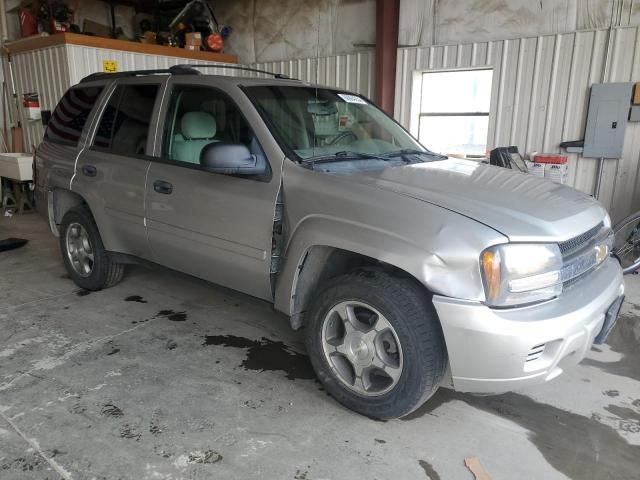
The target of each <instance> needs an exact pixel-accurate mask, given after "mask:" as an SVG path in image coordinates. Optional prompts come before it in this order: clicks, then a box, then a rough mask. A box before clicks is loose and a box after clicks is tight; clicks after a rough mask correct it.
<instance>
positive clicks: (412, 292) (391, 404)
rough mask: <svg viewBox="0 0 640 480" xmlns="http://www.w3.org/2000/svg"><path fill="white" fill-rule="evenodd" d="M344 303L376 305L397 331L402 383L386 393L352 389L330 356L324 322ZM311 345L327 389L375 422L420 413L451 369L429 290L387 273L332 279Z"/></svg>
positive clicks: (316, 304) (318, 302)
mask: <svg viewBox="0 0 640 480" xmlns="http://www.w3.org/2000/svg"><path fill="white" fill-rule="evenodd" d="M343 301H359V302H364V303H366V304H369V305H371V306H372V307H374V308H375V309H376V310H378V311H379V312H380V313H381V314H382V315H384V316H385V317H386V320H387V321H388V322H389V323H391V325H392V326H393V328H394V329H395V331H396V332H395V333H396V335H397V338H398V340H399V342H400V346H401V348H402V353H403V359H404V360H403V362H404V366H403V369H402V373H401V374H400V377H399V380H398V381H397V383H396V385H395V386H394V387H393V388H392V389H391V390H390V391H388V392H386V393H384V394H382V395H379V396H365V395H362V394H359V393H357V392H354V391H353V390H351V389H349V388H348V387H347V386H346V385H345V384H344V383H343V382H342V381H341V380H340V379H339V378H338V377H337V376H336V373H335V372H334V371H333V370H332V368H331V366H330V365H329V362H328V360H327V359H326V358H325V355H324V352H323V347H322V325H323V321H324V318H325V317H326V316H327V314H328V312H329V311H330V310H331V309H332V308H333V307H334V306H336V305H338V304H339V303H340V302H343ZM305 342H306V346H307V350H308V353H309V356H310V359H311V363H312V364H313V367H314V369H315V371H316V374H317V376H318V379H319V380H320V382H322V384H323V385H324V387H325V388H326V389H327V391H328V392H329V393H330V394H331V395H332V396H333V397H334V398H335V399H336V400H338V402H340V403H341V404H343V405H345V406H346V407H348V408H350V409H351V410H354V411H356V412H358V413H361V414H362V415H365V416H367V417H370V418H376V419H391V418H398V417H402V416H405V415H407V414H409V413H411V412H412V411H414V410H415V409H416V408H418V407H419V406H420V405H422V404H423V403H424V402H426V401H427V400H428V399H429V397H431V396H432V395H433V394H434V393H435V392H436V390H437V389H438V386H439V383H440V381H441V380H442V378H443V376H444V372H445V369H446V366H447V353H446V346H445V342H444V338H443V335H442V328H441V326H440V322H439V320H438V317H437V314H436V311H435V309H434V307H433V304H432V302H431V298H430V295H429V294H428V292H426V291H425V289H424V287H423V286H422V285H420V284H419V283H418V282H417V281H415V280H414V279H412V278H408V277H399V276H395V275H392V274H390V273H387V272H386V271H384V270H382V269H367V270H357V271H354V272H352V273H349V274H346V275H343V276H340V277H337V278H334V279H331V280H330V281H329V282H328V284H327V285H326V286H325V287H324V288H323V289H322V290H321V292H320V294H319V295H318V296H317V297H316V299H315V300H314V301H313V303H312V305H311V308H310V309H309V313H308V317H307V319H306V322H305Z"/></svg>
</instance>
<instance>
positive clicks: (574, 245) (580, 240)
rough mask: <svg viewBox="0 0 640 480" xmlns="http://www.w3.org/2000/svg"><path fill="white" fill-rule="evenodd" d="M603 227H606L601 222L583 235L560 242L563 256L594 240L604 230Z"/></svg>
mask: <svg viewBox="0 0 640 480" xmlns="http://www.w3.org/2000/svg"><path fill="white" fill-rule="evenodd" d="M602 227H604V224H603V223H602V222H600V223H599V224H598V225H596V226H595V227H593V228H591V229H589V230H587V231H586V232H584V233H583V234H582V235H578V236H577V237H573V238H571V239H569V240H567V241H565V242H562V243H560V244H559V245H558V246H559V247H560V252H561V253H562V256H563V257H564V258H566V257H568V256H570V255H571V254H572V253H575V252H577V251H578V250H580V249H581V248H583V247H584V246H586V245H587V244H588V243H589V242H590V241H591V240H593V238H594V237H595V236H596V235H597V234H598V232H599V231H600V230H602Z"/></svg>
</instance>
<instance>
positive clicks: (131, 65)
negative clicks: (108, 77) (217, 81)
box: [4, 45, 239, 151]
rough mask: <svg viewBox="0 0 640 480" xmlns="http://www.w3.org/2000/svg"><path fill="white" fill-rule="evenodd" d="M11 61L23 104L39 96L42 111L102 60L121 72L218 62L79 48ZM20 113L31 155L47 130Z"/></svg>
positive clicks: (26, 55) (57, 49) (228, 72)
mask: <svg viewBox="0 0 640 480" xmlns="http://www.w3.org/2000/svg"><path fill="white" fill-rule="evenodd" d="M11 59H12V66H13V71H14V78H15V83H16V92H17V93H18V100H19V101H20V104H22V94H24V93H28V92H37V93H38V94H39V95H40V106H41V108H42V109H43V110H53V109H54V108H55V106H56V104H57V103H58V100H60V98H61V97H62V95H64V92H66V91H67V89H68V88H69V87H70V86H72V85H75V84H76V83H78V82H79V81H80V80H82V78H84V77H86V76H87V75H89V74H91V73H95V72H101V71H102V62H103V60H115V61H117V62H118V70H120V71H124V70H144V69H160V68H169V67H170V66H173V65H177V64H180V63H191V64H194V65H205V64H210V65H217V63H216V62H206V61H202V60H191V59H185V58H180V57H166V56H157V55H146V54H142V53H134V52H123V51H120V50H108V49H104V48H90V47H83V46H80V45H58V46H55V47H49V48H44V49H41V50H34V51H31V52H23V53H17V54H13V55H12V56H11ZM4 62H5V71H7V69H6V57H5V59H4ZM221 65H222V64H221ZM207 72H209V73H215V74H220V75H238V74H239V72H238V71H237V70H232V69H228V68H224V67H220V68H215V69H207ZM19 113H20V115H21V121H22V126H23V130H24V138H25V150H27V151H31V150H32V147H33V146H37V145H38V144H39V143H40V141H41V139H42V136H43V134H44V127H43V126H42V122H40V121H29V120H26V119H25V118H24V116H23V115H22V114H23V109H22V108H21V107H20V109H19Z"/></svg>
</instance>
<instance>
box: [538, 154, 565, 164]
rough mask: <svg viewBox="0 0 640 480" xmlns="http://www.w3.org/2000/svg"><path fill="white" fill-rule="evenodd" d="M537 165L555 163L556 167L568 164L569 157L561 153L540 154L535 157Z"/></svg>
mask: <svg viewBox="0 0 640 480" xmlns="http://www.w3.org/2000/svg"><path fill="white" fill-rule="evenodd" d="M533 161H534V162H535V163H553V164H555V165H564V164H565V163H567V156H566V155H560V154H559V153H538V154H536V155H534V156H533Z"/></svg>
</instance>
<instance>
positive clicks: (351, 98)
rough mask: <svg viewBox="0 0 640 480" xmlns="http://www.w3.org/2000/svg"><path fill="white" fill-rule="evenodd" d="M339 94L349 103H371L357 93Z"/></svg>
mask: <svg viewBox="0 0 640 480" xmlns="http://www.w3.org/2000/svg"><path fill="white" fill-rule="evenodd" d="M338 96H339V97H340V98H341V99H343V100H344V101H345V102H347V103H359V104H360V105H369V104H368V103H367V102H365V101H364V100H363V99H361V98H360V97H358V96H357V95H349V94H348V93H339V94H338Z"/></svg>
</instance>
